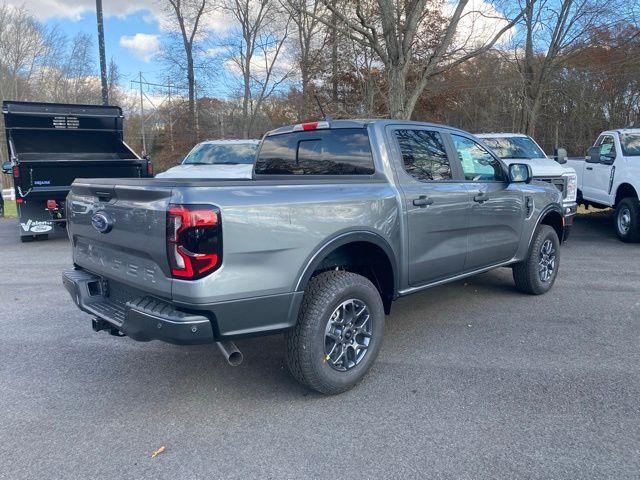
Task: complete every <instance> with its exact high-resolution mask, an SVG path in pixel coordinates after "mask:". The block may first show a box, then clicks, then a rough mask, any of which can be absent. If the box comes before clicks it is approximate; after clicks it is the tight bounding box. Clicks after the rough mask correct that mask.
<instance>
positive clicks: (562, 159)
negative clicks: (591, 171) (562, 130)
mask: <svg viewBox="0 0 640 480" xmlns="http://www.w3.org/2000/svg"><path fill="white" fill-rule="evenodd" d="M553 156H554V157H555V159H556V162H558V163H567V150H566V149H564V148H556V150H555V152H553Z"/></svg>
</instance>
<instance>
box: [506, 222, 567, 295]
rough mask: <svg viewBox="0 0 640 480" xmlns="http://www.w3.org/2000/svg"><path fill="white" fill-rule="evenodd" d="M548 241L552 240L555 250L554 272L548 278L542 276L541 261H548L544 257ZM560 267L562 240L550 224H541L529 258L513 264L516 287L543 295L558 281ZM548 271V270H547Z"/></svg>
mask: <svg viewBox="0 0 640 480" xmlns="http://www.w3.org/2000/svg"><path fill="white" fill-rule="evenodd" d="M547 241H549V242H551V246H552V248H553V250H554V252H555V253H554V260H553V265H552V272H551V274H550V276H549V278H548V279H547V280H543V279H542V278H541V276H542V274H541V272H540V269H541V264H540V262H541V261H543V260H544V261H548V257H549V256H548V255H547V260H545V259H544V258H543V253H542V248H543V246H545V247H546V246H547V245H548V244H547V243H546V242H547ZM559 267H560V241H559V240H558V234H557V233H556V231H555V230H554V229H553V227H550V226H549V225H539V226H538V228H537V230H536V232H535V234H534V235H533V239H532V241H531V245H530V246H529V253H528V255H527V258H525V259H524V260H523V261H522V262H520V263H517V264H515V265H514V266H513V280H514V281H515V282H516V288H517V289H518V290H520V291H521V292H523V293H528V294H531V295H541V294H543V293H546V292H548V291H549V290H550V289H551V287H553V284H554V283H555V281H556V277H557V276H558V268H559ZM547 273H548V270H547Z"/></svg>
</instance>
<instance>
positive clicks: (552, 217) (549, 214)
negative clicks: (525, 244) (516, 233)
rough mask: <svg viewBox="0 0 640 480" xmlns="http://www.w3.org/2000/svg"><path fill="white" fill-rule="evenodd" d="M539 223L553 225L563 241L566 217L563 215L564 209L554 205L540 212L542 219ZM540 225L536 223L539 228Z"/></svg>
mask: <svg viewBox="0 0 640 480" xmlns="http://www.w3.org/2000/svg"><path fill="white" fill-rule="evenodd" d="M538 225H549V226H550V227H552V228H553V229H554V230H555V231H556V234H557V235H558V239H559V240H560V243H562V241H563V237H564V218H563V216H562V210H560V209H559V208H554V207H552V208H548V209H547V210H546V211H543V212H542V213H541V214H540V221H539V222H538ZM538 225H536V229H537V228H538ZM534 231H535V230H534ZM532 239H533V237H532Z"/></svg>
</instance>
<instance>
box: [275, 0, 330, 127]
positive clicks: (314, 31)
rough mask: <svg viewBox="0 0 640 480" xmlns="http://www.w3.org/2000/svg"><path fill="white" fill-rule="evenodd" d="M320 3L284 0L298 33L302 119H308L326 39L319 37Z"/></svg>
mask: <svg viewBox="0 0 640 480" xmlns="http://www.w3.org/2000/svg"><path fill="white" fill-rule="evenodd" d="M320 4H321V2H320V0H285V1H284V2H283V6H284V8H285V9H286V11H287V13H288V15H289V16H290V17H291V20H292V21H293V23H294V24H295V27H296V33H297V38H296V43H297V49H298V65H299V67H300V80H301V86H302V99H301V105H300V107H299V108H298V116H299V118H300V119H306V118H307V116H308V114H309V111H310V109H309V102H311V101H312V100H311V95H310V90H311V88H310V87H311V81H312V78H313V76H314V74H315V73H316V72H317V71H318V63H319V60H320V54H321V47H322V44H324V39H320V38H319V37H320V35H321V34H322V33H323V31H322V26H323V25H322V24H321V23H320V22H319V21H318V18H317V15H318V11H319V8H320Z"/></svg>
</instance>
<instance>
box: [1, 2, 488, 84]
mask: <svg viewBox="0 0 640 480" xmlns="http://www.w3.org/2000/svg"><path fill="white" fill-rule="evenodd" d="M0 1H4V2H7V3H9V4H13V5H15V6H21V5H23V6H24V7H26V8H27V9H28V10H29V11H30V12H31V13H32V14H33V15H34V16H36V18H38V20H40V21H41V22H42V23H44V24H46V25H48V26H54V25H55V26H57V27H58V28H59V29H60V30H61V31H62V32H64V33H65V34H66V35H67V36H69V37H73V36H74V35H76V34H77V33H78V32H84V33H88V34H89V35H91V36H92V37H93V38H94V39H95V45H96V49H95V52H96V61H95V67H96V73H97V71H98V56H97V26H96V13H95V0H0ZM164 3H165V5H166V3H167V2H164ZM474 3H478V4H481V5H485V6H491V1H490V0H475V2H474ZM160 4H161V0H103V5H104V22H105V43H106V54H107V61H109V60H110V59H111V58H113V59H114V60H115V62H116V64H117V65H118V67H119V69H120V73H121V83H122V86H123V87H124V88H125V89H128V88H129V87H130V80H132V79H137V77H138V72H139V71H142V72H143V74H144V77H145V79H146V80H147V81H151V82H158V83H165V81H166V78H165V74H164V73H163V68H162V65H161V64H160V61H159V60H158V58H157V57H154V55H153V54H154V53H155V52H156V51H157V49H158V46H159V44H160V39H161V37H162V34H163V30H162V28H161V25H160V23H159V19H161V18H164V13H166V12H163V11H162V10H161V7H160ZM445 5H447V8H449V9H450V8H452V4H445ZM494 12H495V10H494ZM496 13H497V12H496ZM495 22H496V21H493V20H488V21H486V23H485V22H481V26H483V25H486V26H487V27H490V29H491V30H493V29H495V27H496V23H495ZM497 22H500V20H497ZM230 24H231V22H230V21H229V19H225V18H223V17H222V16H221V15H220V14H219V13H212V14H210V15H209V16H207V18H206V20H205V25H203V26H204V27H205V28H206V29H207V30H208V32H210V33H214V34H217V35H218V36H225V35H227V34H228V33H229V27H230ZM466 27H468V26H467V25H464V22H462V23H461V25H460V30H461V31H462V32H465V31H470V30H469V29H468V28H466ZM219 74H220V76H221V78H220V79H219V81H218V82H215V84H216V85H217V87H216V88H218V89H219V91H218V92H215V93H214V94H222V95H225V94H229V90H228V88H227V87H225V86H224V85H223V84H224V83H225V79H228V78H229V74H230V72H229V71H223V72H219Z"/></svg>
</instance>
